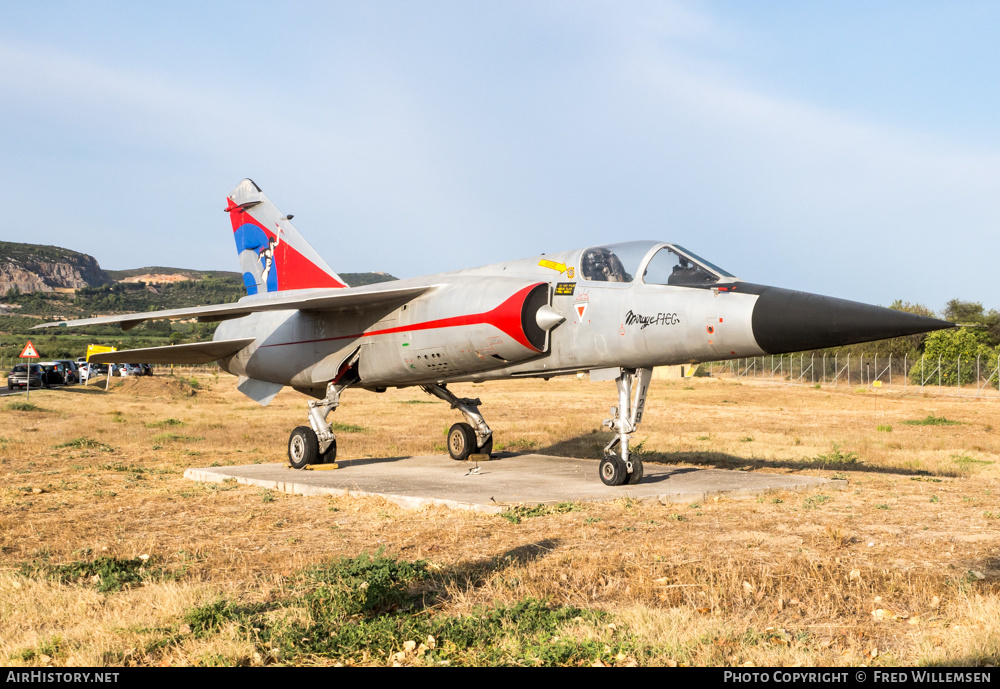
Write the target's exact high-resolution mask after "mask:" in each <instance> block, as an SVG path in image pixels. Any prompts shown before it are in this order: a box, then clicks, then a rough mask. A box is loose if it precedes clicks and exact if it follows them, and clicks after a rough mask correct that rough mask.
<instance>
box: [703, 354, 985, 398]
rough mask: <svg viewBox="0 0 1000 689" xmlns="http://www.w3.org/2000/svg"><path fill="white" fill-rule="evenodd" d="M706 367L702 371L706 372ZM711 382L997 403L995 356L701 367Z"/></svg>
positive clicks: (776, 359) (770, 360) (791, 358)
mask: <svg viewBox="0 0 1000 689" xmlns="http://www.w3.org/2000/svg"><path fill="white" fill-rule="evenodd" d="M706 367H707V368H706ZM701 369H702V371H707V373H708V375H710V376H712V377H714V378H723V379H731V380H742V379H747V380H754V381H759V382H774V383H788V384H798V385H813V386H815V385H829V386H832V387H838V386H844V387H848V386H864V387H873V386H874V384H875V383H876V382H878V383H879V385H878V387H882V388H888V389H890V390H896V391H907V390H920V391H933V392H936V393H938V394H942V395H949V396H956V397H989V398H994V399H1000V387H998V381H1000V356H998V357H997V358H995V359H994V358H993V357H988V358H987V357H982V356H978V357H975V358H972V357H961V358H958V359H944V358H942V357H940V356H938V357H928V356H921V357H919V358H911V357H910V356H903V357H898V356H893V355H891V354H890V355H884V354H883V355H879V354H860V355H858V354H855V355H851V354H844V355H838V354H780V355H768V356H758V357H752V358H746V359H733V360H731V361H715V362H708V363H705V364H702V365H701Z"/></svg>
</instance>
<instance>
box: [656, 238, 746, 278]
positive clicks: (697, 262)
mask: <svg viewBox="0 0 1000 689" xmlns="http://www.w3.org/2000/svg"><path fill="white" fill-rule="evenodd" d="M682 252H683V253H682ZM721 277H729V278H732V277H734V276H733V275H730V274H729V273H727V272H726V271H724V270H722V269H721V268H718V267H717V266H714V265H712V264H711V263H709V262H708V261H703V260H701V259H700V258H698V257H697V256H695V255H694V254H692V253H690V252H689V251H687V250H686V249H684V248H683V247H670V246H668V247H664V248H663V249H660V250H659V251H657V252H656V254H655V255H654V256H653V257H652V258H651V259H649V263H648V264H647V265H646V270H645V272H644V273H643V275H642V281H643V282H645V283H646V284H647V285H681V286H686V287H697V286H699V285H711V284H714V283H716V282H718V281H719V279H720V278H721Z"/></svg>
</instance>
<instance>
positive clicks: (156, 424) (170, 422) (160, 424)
mask: <svg viewBox="0 0 1000 689" xmlns="http://www.w3.org/2000/svg"><path fill="white" fill-rule="evenodd" d="M183 425H184V422H183V421H179V420H177V419H164V420H163V421H150V422H149V423H146V424H145V426H146V428H165V427H167V426H183Z"/></svg>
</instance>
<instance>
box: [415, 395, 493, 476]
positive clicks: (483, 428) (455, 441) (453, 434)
mask: <svg viewBox="0 0 1000 689" xmlns="http://www.w3.org/2000/svg"><path fill="white" fill-rule="evenodd" d="M420 389H421V390H423V391H424V392H426V393H427V394H428V395H434V396H435V397H440V398H441V399H443V400H444V401H445V402H447V403H448V404H450V405H451V408H452V409H458V410H459V411H460V412H462V415H463V416H464V417H465V420H466V421H467V422H468V423H456V424H455V425H454V426H452V427H451V428H450V429H449V430H448V454H449V455H451V458H452V459H455V460H458V461H462V460H465V459H468V458H469V455H471V454H477V453H479V454H484V455H489V454H490V453H491V452H493V431H491V430H490V427H489V426H487V425H486V421H484V420H483V417H482V415H481V414H480V413H479V405H481V404H482V401H481V400H479V399H473V398H469V397H456V396H455V395H454V394H452V392H451V391H450V390H449V389H448V388H446V387H445V386H444V385H421V386H420Z"/></svg>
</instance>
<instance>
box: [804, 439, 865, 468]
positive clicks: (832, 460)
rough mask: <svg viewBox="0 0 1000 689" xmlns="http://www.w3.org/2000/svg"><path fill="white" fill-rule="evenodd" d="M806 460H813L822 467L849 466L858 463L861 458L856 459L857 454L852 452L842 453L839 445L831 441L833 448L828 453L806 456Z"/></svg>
mask: <svg viewBox="0 0 1000 689" xmlns="http://www.w3.org/2000/svg"><path fill="white" fill-rule="evenodd" d="M806 461H807V462H815V463H816V464H819V465H821V466H823V467H828V466H838V467H842V466H851V465H855V464H860V463H861V460H859V459H858V455H857V454H855V453H854V452H848V453H846V454H845V453H844V452H841V450H840V445H838V444H837V443H833V449H832V450H831V451H830V453H829V454H825V455H816V456H815V457H806Z"/></svg>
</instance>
